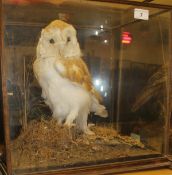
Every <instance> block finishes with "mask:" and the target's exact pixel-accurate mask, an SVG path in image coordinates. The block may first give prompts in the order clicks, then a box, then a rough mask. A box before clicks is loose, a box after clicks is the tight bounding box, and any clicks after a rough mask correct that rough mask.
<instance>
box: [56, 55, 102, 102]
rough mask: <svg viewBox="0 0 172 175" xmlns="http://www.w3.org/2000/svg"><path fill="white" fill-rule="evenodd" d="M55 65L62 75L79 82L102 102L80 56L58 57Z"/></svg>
mask: <svg viewBox="0 0 172 175" xmlns="http://www.w3.org/2000/svg"><path fill="white" fill-rule="evenodd" d="M56 67H58V70H59V72H60V74H61V75H62V76H63V77H65V78H68V79H69V80H70V81H73V82H75V83H78V84H80V85H81V86H82V87H83V88H84V89H85V90H87V91H89V92H91V93H92V94H93V95H94V96H95V97H96V98H97V99H98V100H99V102H102V97H101V95H100V94H99V92H98V91H97V90H96V89H95V88H94V86H93V84H92V79H91V75H90V73H89V70H88V68H87V66H86V64H85V62H84V61H83V60H82V59H81V58H70V59H58V60H57V61H56Z"/></svg>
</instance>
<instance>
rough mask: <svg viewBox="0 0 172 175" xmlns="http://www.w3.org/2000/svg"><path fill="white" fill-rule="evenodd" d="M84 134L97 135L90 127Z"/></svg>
mask: <svg viewBox="0 0 172 175" xmlns="http://www.w3.org/2000/svg"><path fill="white" fill-rule="evenodd" d="M84 134H86V135H95V133H94V132H93V131H91V130H90V129H87V130H86V131H84Z"/></svg>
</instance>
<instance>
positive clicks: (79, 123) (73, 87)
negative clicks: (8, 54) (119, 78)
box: [33, 20, 108, 134]
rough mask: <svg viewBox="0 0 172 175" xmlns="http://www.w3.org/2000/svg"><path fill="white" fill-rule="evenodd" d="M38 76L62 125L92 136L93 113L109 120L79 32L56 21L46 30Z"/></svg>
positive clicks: (40, 45) (36, 69)
mask: <svg viewBox="0 0 172 175" xmlns="http://www.w3.org/2000/svg"><path fill="white" fill-rule="evenodd" d="M33 70H34V74H35V76H36V78H37V80H38V82H39V84H40V86H41V88H42V97H43V98H44V100H45V103H46V104H47V105H48V106H49V107H50V109H51V110H52V112H53V117H54V118H56V119H57V120H58V123H59V124H64V125H66V126H68V127H71V126H72V125H73V124H74V122H75V123H76V127H77V128H78V129H80V130H81V131H83V132H84V133H86V134H92V131H91V130H90V129H89V127H88V125H87V118H88V115H89V113H90V112H94V113H95V114H96V115H98V116H101V117H107V115H108V114H107V111H106V108H105V107H104V106H103V105H101V104H100V102H102V98H101V96H100V94H99V93H98V92H97V91H96V90H95V88H94V87H93V85H92V80H91V75H90V73H89V71H88V68H87V66H86V64H85V62H84V61H83V60H82V58H81V50H80V46H79V43H78V41H77V38H76V30H75V29H74V27H73V26H72V25H70V24H67V23H65V22H63V21H61V20H55V21H53V22H51V23H50V24H49V25H48V26H47V27H45V28H44V29H43V30H42V32H41V37H40V38H39V42H38V45H37V57H36V60H35V61H34V64H33Z"/></svg>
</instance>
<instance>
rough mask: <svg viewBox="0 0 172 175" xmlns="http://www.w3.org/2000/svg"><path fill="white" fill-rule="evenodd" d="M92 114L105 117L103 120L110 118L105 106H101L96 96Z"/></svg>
mask: <svg viewBox="0 0 172 175" xmlns="http://www.w3.org/2000/svg"><path fill="white" fill-rule="evenodd" d="M91 112H94V113H95V114H96V115H98V116H100V117H103V118H107V117H108V112H107V110H106V108H105V106H103V105H101V104H99V102H98V100H97V98H96V97H95V96H92V104H91Z"/></svg>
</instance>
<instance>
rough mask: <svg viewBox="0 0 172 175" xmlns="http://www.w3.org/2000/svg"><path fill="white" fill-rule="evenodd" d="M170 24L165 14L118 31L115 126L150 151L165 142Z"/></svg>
mask: <svg viewBox="0 0 172 175" xmlns="http://www.w3.org/2000/svg"><path fill="white" fill-rule="evenodd" d="M169 24H170V14H169V13H164V14H162V15H157V16H154V17H152V18H150V20H149V21H139V22H136V23H133V24H131V25H130V24H129V25H127V26H126V27H123V28H122V30H121V35H122V45H121V52H120V54H121V55H120V61H119V68H120V75H119V94H118V95H119V96H118V108H117V110H118V111H117V128H118V131H120V132H121V133H123V134H127V135H130V136H131V137H136V138H137V139H139V140H140V141H142V143H144V145H147V146H148V145H149V148H151V149H150V151H151V152H152V153H162V151H163V149H164V147H163V146H164V143H165V140H164V126H165V122H166V119H167V117H168V116H167V105H168V103H167V87H168V85H167V81H166V78H167V76H168V70H167V65H168V63H169V54H170V48H169V38H170V37H169V32H170V30H169V29H170V26H169ZM155 26H157V27H155ZM127 41H131V43H130V42H129V43H128V42H127Z"/></svg>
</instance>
